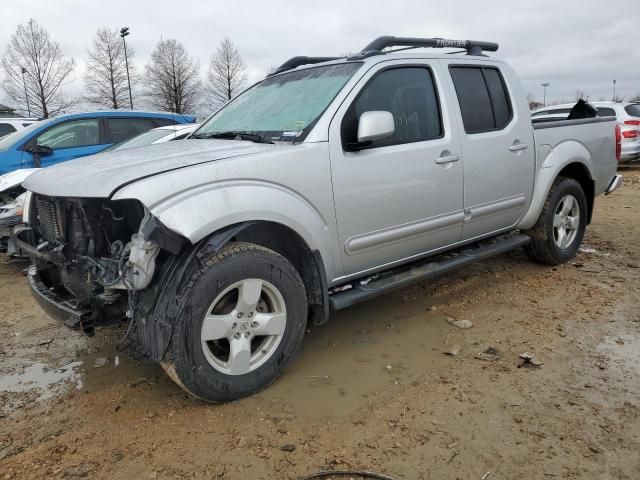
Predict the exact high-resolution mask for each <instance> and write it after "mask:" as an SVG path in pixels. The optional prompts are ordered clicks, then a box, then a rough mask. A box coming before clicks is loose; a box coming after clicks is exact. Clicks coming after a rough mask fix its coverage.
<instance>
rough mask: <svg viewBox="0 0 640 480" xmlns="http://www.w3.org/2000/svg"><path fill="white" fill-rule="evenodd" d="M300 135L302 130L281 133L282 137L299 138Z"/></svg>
mask: <svg viewBox="0 0 640 480" xmlns="http://www.w3.org/2000/svg"><path fill="white" fill-rule="evenodd" d="M300 135H302V130H296V131H292V132H282V136H283V137H299V136H300Z"/></svg>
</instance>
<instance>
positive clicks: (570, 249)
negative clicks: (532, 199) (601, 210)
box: [525, 177, 587, 265]
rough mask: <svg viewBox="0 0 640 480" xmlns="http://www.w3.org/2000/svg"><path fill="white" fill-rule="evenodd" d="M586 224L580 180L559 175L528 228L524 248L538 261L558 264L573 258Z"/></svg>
mask: <svg viewBox="0 0 640 480" xmlns="http://www.w3.org/2000/svg"><path fill="white" fill-rule="evenodd" d="M586 226H587V198H586V196H585V194H584V190H583V189H582V186H581V185H580V183H578V182H577V181H576V180H574V179H573V178H565V177H558V178H557V179H556V180H555V181H554V182H553V185H552V186H551V189H550V190H549V195H548V196H547V200H546V201H545V203H544V207H543V208H542V212H541V213H540V217H539V218H538V222H537V223H536V224H535V226H534V227H533V228H532V229H531V230H528V231H527V232H525V233H527V234H528V235H529V236H530V237H531V243H530V244H529V245H527V247H526V251H527V253H528V254H529V256H530V257H531V258H533V259H534V260H536V261H537V262H540V263H544V264H547V265H558V264H560V263H564V262H566V261H568V260H570V259H572V258H573V257H575V255H576V253H577V252H578V248H580V244H581V243H582V238H583V237H584V232H585V229H586Z"/></svg>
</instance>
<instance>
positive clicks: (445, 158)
mask: <svg viewBox="0 0 640 480" xmlns="http://www.w3.org/2000/svg"><path fill="white" fill-rule="evenodd" d="M458 160H460V155H445V156H442V157H438V158H436V163H437V164H438V165H442V164H443V163H452V162H457V161H458Z"/></svg>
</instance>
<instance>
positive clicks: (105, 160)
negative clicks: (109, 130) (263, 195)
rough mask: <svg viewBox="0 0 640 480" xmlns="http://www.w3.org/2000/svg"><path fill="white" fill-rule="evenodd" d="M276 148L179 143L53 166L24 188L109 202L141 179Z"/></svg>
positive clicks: (235, 142)
mask: <svg viewBox="0 0 640 480" xmlns="http://www.w3.org/2000/svg"><path fill="white" fill-rule="evenodd" d="M273 148H278V146H277V145H271V144H258V143H251V142H247V141H238V140H179V141H176V142H167V143H161V144H158V145H149V146H147V147H141V148H132V149H129V150H121V151H115V152H106V153H99V154H97V155H92V156H89V157H84V158H80V159H77V160H72V161H69V162H65V163H62V164H59V165H54V166H52V167H49V168H45V169H42V170H41V171H38V172H36V173H34V174H33V175H31V176H29V178H28V179H27V180H26V181H25V182H24V187H25V188H26V189H27V190H30V191H32V192H35V193H40V194H42V195H49V196H52V197H82V198H90V197H93V198H107V197H110V196H111V195H112V194H113V193H114V192H115V191H116V190H117V189H118V188H120V187H122V186H123V185H126V184H128V183H131V182H134V181H136V180H139V179H141V178H145V177H150V176H153V175H157V174H160V173H163V172H167V171H170V170H176V169H180V168H184V167H188V166H190V165H197V164H200V163H206V162H213V161H215V160H221V159H224V158H232V157H239V156H245V155H252V154H256V153H260V152H264V151H267V150H271V149H273Z"/></svg>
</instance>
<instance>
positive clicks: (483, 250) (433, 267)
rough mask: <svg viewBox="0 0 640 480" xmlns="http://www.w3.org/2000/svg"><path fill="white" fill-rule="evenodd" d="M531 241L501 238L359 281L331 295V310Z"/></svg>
mask: <svg viewBox="0 0 640 480" xmlns="http://www.w3.org/2000/svg"><path fill="white" fill-rule="evenodd" d="M530 241H531V238H529V236H528V235H523V234H513V235H509V236H503V237H498V238H497V239H492V240H489V241H483V242H480V243H478V244H476V245H475V246H471V247H469V246H467V247H464V248H463V249H461V250H457V251H453V252H448V253H445V254H442V255H440V256H436V257H431V258H429V259H427V260H422V261H419V262H417V263H415V264H413V265H411V266H410V267H409V269H405V270H401V271H398V272H397V273H393V271H392V272H389V274H388V275H385V276H383V277H382V278H375V279H374V280H371V281H369V282H368V283H364V284H363V282H358V281H355V282H353V283H352V284H351V285H352V288H349V289H346V290H340V291H337V292H335V293H333V294H331V295H330V296H329V305H330V306H331V310H342V309H343V308H347V307H350V306H351V305H355V304H356V303H360V302H364V301H365V300H369V299H370V298H374V297H377V296H378V295H382V294H385V293H387V292H389V291H391V290H395V289H397V288H401V287H404V286H406V285H410V284H412V283H415V282H420V281H423V280H429V279H433V278H435V277H438V276H440V275H443V274H445V273H448V272H451V271H453V270H457V269H459V268H461V267H464V266H466V265H469V264H471V263H474V262H479V261H481V260H486V259H487V258H491V257H494V256H496V255H499V254H501V253H504V252H508V251H509V250H514V249H516V248H519V247H521V246H523V245H526V244H527V243H529V242H530ZM382 275H384V274H382Z"/></svg>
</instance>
